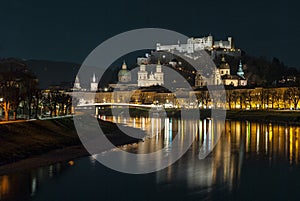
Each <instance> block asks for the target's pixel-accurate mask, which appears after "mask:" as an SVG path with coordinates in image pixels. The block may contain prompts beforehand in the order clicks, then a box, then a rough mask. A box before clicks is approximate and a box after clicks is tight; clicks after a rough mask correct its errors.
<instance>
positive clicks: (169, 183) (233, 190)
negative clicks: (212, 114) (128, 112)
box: [0, 116, 300, 201]
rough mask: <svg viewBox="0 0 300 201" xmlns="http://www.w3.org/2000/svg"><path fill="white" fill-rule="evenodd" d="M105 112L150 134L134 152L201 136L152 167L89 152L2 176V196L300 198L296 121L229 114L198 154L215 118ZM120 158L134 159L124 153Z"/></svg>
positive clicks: (54, 199) (51, 198)
mask: <svg viewBox="0 0 300 201" xmlns="http://www.w3.org/2000/svg"><path fill="white" fill-rule="evenodd" d="M101 118H102V119H104V120H107V121H112V122H117V123H123V124H125V125H128V126H131V127H135V128H140V129H142V130H144V131H145V132H146V133H147V136H148V138H146V139H145V140H144V142H140V143H136V144H132V145H126V146H122V147H121V149H122V150H125V151H128V152H131V153H138V154H143V153H150V152H154V151H157V150H159V149H161V148H162V147H165V146H168V145H169V144H170V143H172V141H173V139H174V138H175V137H176V136H177V135H178V136H179V135H182V134H185V135H193V136H194V138H195V141H194V143H193V144H192V145H191V146H190V148H189V149H188V151H187V152H186V153H185V154H184V155H183V157H181V158H180V159H179V160H178V161H176V162H175V163H174V164H172V165H171V166H169V167H167V168H164V169H162V170H159V171H157V172H153V173H149V174H141V175H132V174H126V173H121V172H117V171H114V170H111V169H109V168H107V167H105V166H103V165H101V164H100V163H99V162H97V161H96V160H95V157H94V156H90V157H83V158H79V159H76V160H74V161H66V162H64V163H57V164H52V165H49V166H45V167H41V168H37V169H32V170H26V171H21V172H18V173H12V174H8V175H1V176H0V200H1V201H2V200H4V201H10V200H14V201H22V200H42V201H47V200H49V201H59V200H63V201H67V200H73V201H77V200H80V201H81V200H84V201H85V200H105V201H109V200H126V201H127V200H130V201H132V200H143V201H144V200H151V201H152V200H299V199H300V197H299V196H300V191H299V187H300V165H299V137H300V136H299V131H300V130H299V129H300V127H298V126H290V125H287V124H276V123H257V122H249V121H226V123H225V131H224V132H223V133H222V135H221V138H220V141H219V142H218V144H217V145H216V147H215V148H214V150H213V152H212V153H211V154H209V155H208V157H206V158H205V159H203V160H199V157H198V153H199V148H200V147H201V146H202V144H203V141H204V139H205V138H206V137H209V135H211V129H212V128H211V124H212V121H213V120H210V119H206V120H180V119H175V118H164V119H159V118H145V117H141V118H125V117H109V116H102V117H101ZM112 151H116V150H112ZM112 151H108V152H107V153H108V154H109V153H110V152H112ZM122 162H123V164H124V165H128V164H126V158H125V159H123V160H122ZM142 165H143V164H142Z"/></svg>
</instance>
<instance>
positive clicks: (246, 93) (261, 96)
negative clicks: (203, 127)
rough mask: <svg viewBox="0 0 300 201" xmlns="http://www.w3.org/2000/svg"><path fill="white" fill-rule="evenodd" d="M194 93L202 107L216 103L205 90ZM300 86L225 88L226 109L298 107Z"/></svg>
mask: <svg viewBox="0 0 300 201" xmlns="http://www.w3.org/2000/svg"><path fill="white" fill-rule="evenodd" d="M195 94H196V97H197V102H198V104H200V105H201V106H202V107H208V106H209V105H215V104H217V101H216V100H212V98H211V96H210V94H209V92H208V91H207V90H202V91H199V92H197V93H195ZM299 102H300V87H282V88H253V89H234V88H232V89H227V90H226V108H227V109H299Z"/></svg>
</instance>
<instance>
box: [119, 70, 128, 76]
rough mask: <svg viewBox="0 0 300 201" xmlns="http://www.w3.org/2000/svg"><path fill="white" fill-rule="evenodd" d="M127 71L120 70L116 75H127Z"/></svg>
mask: <svg viewBox="0 0 300 201" xmlns="http://www.w3.org/2000/svg"><path fill="white" fill-rule="evenodd" d="M128 73H129V70H125V69H121V70H120V71H119V73H118V76H124V75H128Z"/></svg>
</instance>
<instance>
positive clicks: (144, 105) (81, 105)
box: [77, 103, 163, 108]
mask: <svg viewBox="0 0 300 201" xmlns="http://www.w3.org/2000/svg"><path fill="white" fill-rule="evenodd" d="M92 106H95V107H96V106H98V107H101V106H102V107H105V106H120V107H122V106H126V107H145V108H163V106H162V105H146V104H136V103H88V104H80V105H77V107H92Z"/></svg>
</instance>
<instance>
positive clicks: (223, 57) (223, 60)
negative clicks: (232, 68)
mask: <svg viewBox="0 0 300 201" xmlns="http://www.w3.org/2000/svg"><path fill="white" fill-rule="evenodd" d="M221 61H222V62H223V63H225V62H226V60H225V56H224V55H223V56H222V59H221Z"/></svg>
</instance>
